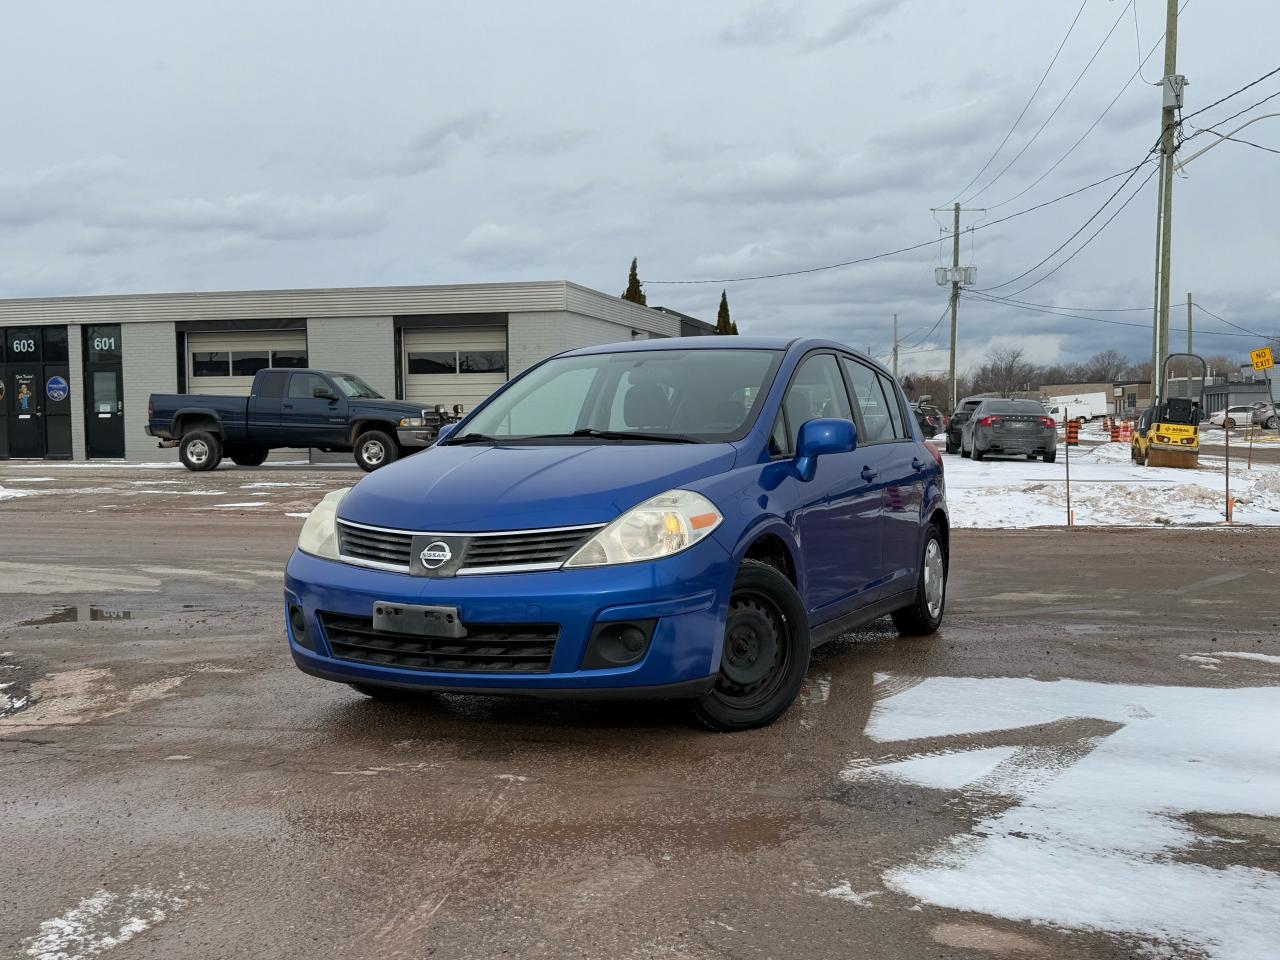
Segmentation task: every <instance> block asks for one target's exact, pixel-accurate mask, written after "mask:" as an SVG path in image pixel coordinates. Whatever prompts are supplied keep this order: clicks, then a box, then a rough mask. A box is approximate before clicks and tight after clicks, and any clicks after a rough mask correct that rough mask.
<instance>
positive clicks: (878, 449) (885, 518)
mask: <svg viewBox="0 0 1280 960" xmlns="http://www.w3.org/2000/svg"><path fill="white" fill-rule="evenodd" d="M843 364H844V371H845V375H846V376H847V377H848V378H849V390H850V392H851V393H852V394H853V400H854V406H855V415H857V416H860V417H861V419H862V420H863V421H865V423H866V427H865V429H864V428H863V427H862V426H861V424H860V425H859V434H860V435H861V434H863V433H865V434H866V435H867V443H866V445H865V446H864V445H863V444H862V442H861V440H859V444H858V445H859V449H860V450H861V451H862V452H863V454H864V456H865V457H866V459H867V461H868V463H869V465H870V466H871V467H872V469H873V470H874V471H875V472H876V483H877V485H878V486H879V489H880V497H881V504H880V514H881V527H880V530H881V534H880V536H881V547H880V554H881V574H880V578H879V582H878V584H877V595H878V596H881V597H884V596H889V595H891V594H894V593H897V592H899V591H900V590H904V589H906V587H905V586H904V585H903V584H904V583H907V584H910V583H914V578H915V576H916V567H917V566H918V564H919V559H920V558H919V556H918V555H917V554H918V546H919V539H920V503H921V501H922V499H923V496H924V482H925V474H924V470H925V468H926V466H927V465H926V463H925V461H924V457H925V456H927V454H926V453H925V452H924V451H923V450H921V449H920V445H919V444H918V443H916V440H915V435H914V433H913V432H912V430H911V424H910V422H909V421H908V420H907V415H906V406H905V401H904V398H903V396H902V393H901V391H900V390H899V389H898V386H897V384H896V383H894V382H893V379H892V378H891V377H887V376H885V375H884V374H883V373H881V372H879V371H877V370H875V369H873V368H872V367H871V366H870V365H868V364H865V363H863V362H861V361H859V360H856V359H853V358H852V357H847V356H846V357H844V358H843Z"/></svg>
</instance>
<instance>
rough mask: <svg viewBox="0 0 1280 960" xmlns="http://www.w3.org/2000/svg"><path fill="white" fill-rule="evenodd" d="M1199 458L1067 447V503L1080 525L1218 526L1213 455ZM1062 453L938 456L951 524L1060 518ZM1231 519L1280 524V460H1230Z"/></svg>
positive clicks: (1220, 496)
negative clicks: (1159, 463)
mask: <svg viewBox="0 0 1280 960" xmlns="http://www.w3.org/2000/svg"><path fill="white" fill-rule="evenodd" d="M1209 460H1210V458H1203V457H1202V465H1201V467H1200V468H1198V469H1194V470H1179V469H1176V468H1173V467H1145V466H1139V465H1138V464H1135V463H1133V462H1132V461H1130V459H1129V447H1128V446H1127V445H1126V444H1122V443H1104V444H1099V445H1098V446H1095V447H1092V448H1085V447H1081V448H1077V449H1075V450H1073V451H1072V453H1071V509H1072V510H1073V511H1074V512H1075V515H1076V516H1075V522H1076V523H1077V524H1079V525H1081V526H1096V525H1124V526H1182V525H1206V524H1222V523H1224V522H1225V520H1226V493H1225V490H1224V477H1223V467H1222V464H1221V461H1219V463H1218V464H1217V465H1214V464H1213V463H1212V462H1211V461H1210V462H1207V463H1206V462H1205V461H1209ZM1066 469H1067V465H1066V452H1065V449H1064V448H1063V447H1062V446H1059V449H1058V459H1057V462H1056V463H1052V464H1048V463H1043V462H1041V461H1029V460H1026V459H1025V458H1021V457H1019V458H1000V459H996V460H984V461H982V462H980V463H978V462H974V461H973V460H972V459H966V458H962V457H957V456H950V457H947V458H946V485H947V503H948V506H949V507H950V510H951V523H952V526H956V527H971V528H995V529H1001V528H1003V529H1007V528H1015V527H1035V526H1063V525H1065V524H1066V522H1067V501H1066V482H1065V481H1066ZM1231 495H1232V497H1234V498H1235V500H1236V503H1235V509H1234V512H1233V520H1234V522H1235V523H1236V524H1237V525H1250V524H1252V525H1261V526H1280V464H1254V467H1253V469H1252V470H1247V469H1246V468H1245V467H1244V466H1243V465H1242V464H1239V465H1238V464H1236V463H1235V462H1234V461H1233V463H1232V471H1231Z"/></svg>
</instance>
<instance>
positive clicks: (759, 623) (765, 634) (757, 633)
mask: <svg viewBox="0 0 1280 960" xmlns="http://www.w3.org/2000/svg"><path fill="white" fill-rule="evenodd" d="M808 668H809V618H808V616H807V615H806V614H805V610H804V603H803V602H802V601H801V600H800V594H798V593H796V588H795V587H793V586H792V585H791V581H790V580H788V579H787V578H786V576H784V575H783V574H782V573H780V572H779V571H778V570H776V569H775V568H774V567H771V566H769V565H768V564H765V563H759V562H757V561H755V560H744V561H743V563H742V566H741V568H739V570H738V576H737V579H735V580H734V583H733V594H732V595H731V596H730V599H729V615H728V617H727V618H726V620H725V633H724V650H723V652H722V654H721V657H720V672H719V673H718V674H717V675H716V679H715V685H714V686H713V687H712V688H711V689H710V690H708V691H707V692H706V693H704V694H703V695H702V696H700V697H699V698H698V699H697V700H695V701H694V702H693V715H694V719H695V720H697V722H698V723H700V724H701V725H702V726H704V727H707V728H708V729H710V730H720V731H733V730H750V729H753V728H755V727H764V726H767V725H769V724H770V723H773V721H774V720H776V719H778V717H780V716H782V714H783V713H785V712H786V709H787V708H788V707H789V706H791V704H792V702H793V701H794V700H795V698H796V695H797V694H798V693H799V692H800V686H801V684H802V683H804V675H805V671H806V670H807V669H808Z"/></svg>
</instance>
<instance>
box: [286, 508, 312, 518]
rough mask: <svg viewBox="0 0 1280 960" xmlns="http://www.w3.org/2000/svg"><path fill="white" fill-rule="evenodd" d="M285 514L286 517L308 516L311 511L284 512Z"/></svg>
mask: <svg viewBox="0 0 1280 960" xmlns="http://www.w3.org/2000/svg"><path fill="white" fill-rule="evenodd" d="M285 516H286V517H309V516H311V511H310V510H308V511H307V512H306V513H286V514H285Z"/></svg>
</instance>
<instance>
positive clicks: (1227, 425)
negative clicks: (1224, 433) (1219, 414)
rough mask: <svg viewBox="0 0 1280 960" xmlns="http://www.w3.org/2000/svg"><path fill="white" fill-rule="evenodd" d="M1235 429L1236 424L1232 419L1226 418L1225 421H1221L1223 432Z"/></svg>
mask: <svg viewBox="0 0 1280 960" xmlns="http://www.w3.org/2000/svg"><path fill="white" fill-rule="evenodd" d="M1235 428H1236V422H1235V420H1234V419H1233V418H1231V417H1227V418H1226V419H1225V420H1223V421H1222V429H1223V430H1234V429H1235Z"/></svg>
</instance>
